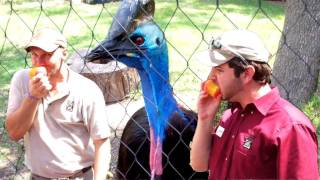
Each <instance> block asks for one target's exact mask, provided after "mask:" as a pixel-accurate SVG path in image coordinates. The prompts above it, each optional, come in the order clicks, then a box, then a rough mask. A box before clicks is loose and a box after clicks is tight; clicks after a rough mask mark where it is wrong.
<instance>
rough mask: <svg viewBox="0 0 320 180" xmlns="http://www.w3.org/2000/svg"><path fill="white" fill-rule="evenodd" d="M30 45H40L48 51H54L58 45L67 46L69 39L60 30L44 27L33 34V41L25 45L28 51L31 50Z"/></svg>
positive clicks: (39, 46)
mask: <svg viewBox="0 0 320 180" xmlns="http://www.w3.org/2000/svg"><path fill="white" fill-rule="evenodd" d="M30 47H38V48H40V49H42V50H44V51H46V52H53V51H54V50H56V49H57V48H58V47H63V48H66V47H67V40H66V38H65V37H64V36H63V35H62V34H61V33H60V32H59V31H56V30H53V29H49V28H44V29H40V30H39V31H37V32H36V33H35V34H34V35H33V36H32V38H31V41H30V42H29V44H28V45H27V46H26V47H25V49H26V51H27V52H29V51H30Z"/></svg>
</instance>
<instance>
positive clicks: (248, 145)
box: [242, 136, 254, 149]
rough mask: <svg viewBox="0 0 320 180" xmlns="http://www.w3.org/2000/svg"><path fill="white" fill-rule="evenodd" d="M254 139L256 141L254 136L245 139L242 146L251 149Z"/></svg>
mask: <svg viewBox="0 0 320 180" xmlns="http://www.w3.org/2000/svg"><path fill="white" fill-rule="evenodd" d="M253 139H254V138H253V137H252V136H249V137H245V138H244V142H243V145H242V146H243V147H245V148H247V149H251V146H252V142H253Z"/></svg>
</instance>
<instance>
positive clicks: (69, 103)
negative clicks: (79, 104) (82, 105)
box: [66, 100, 74, 112]
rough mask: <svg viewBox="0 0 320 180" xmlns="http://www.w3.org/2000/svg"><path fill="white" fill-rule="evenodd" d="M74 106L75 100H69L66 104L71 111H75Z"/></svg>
mask: <svg viewBox="0 0 320 180" xmlns="http://www.w3.org/2000/svg"><path fill="white" fill-rule="evenodd" d="M73 106H74V101H73V100H72V101H71V100H68V102H67V105H66V110H67V111H69V112H72V111H73Z"/></svg>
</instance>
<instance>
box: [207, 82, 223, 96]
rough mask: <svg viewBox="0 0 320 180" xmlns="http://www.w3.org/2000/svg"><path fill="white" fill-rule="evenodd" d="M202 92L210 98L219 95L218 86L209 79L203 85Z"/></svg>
mask: <svg viewBox="0 0 320 180" xmlns="http://www.w3.org/2000/svg"><path fill="white" fill-rule="evenodd" d="M204 90H205V91H206V92H207V93H208V94H209V95H210V96H212V97H217V96H218V95H219V94H220V89H219V86H218V85H217V84H216V83H215V82H214V81H213V80H211V79H209V80H207V81H206V82H205V83H204Z"/></svg>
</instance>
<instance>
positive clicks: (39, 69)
mask: <svg viewBox="0 0 320 180" xmlns="http://www.w3.org/2000/svg"><path fill="white" fill-rule="evenodd" d="M39 73H42V74H44V75H46V74H47V70H46V68H44V67H41V66H39V67H33V68H31V69H30V70H29V77H30V79H31V78H33V77H34V76H35V75H37V74H39Z"/></svg>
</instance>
